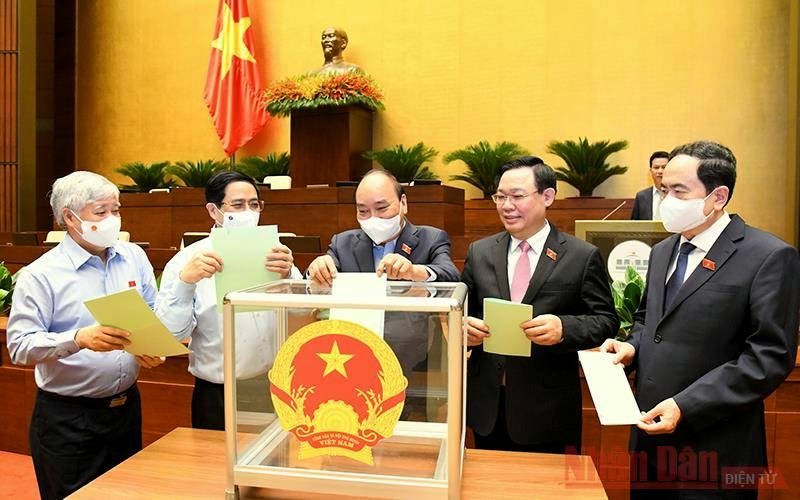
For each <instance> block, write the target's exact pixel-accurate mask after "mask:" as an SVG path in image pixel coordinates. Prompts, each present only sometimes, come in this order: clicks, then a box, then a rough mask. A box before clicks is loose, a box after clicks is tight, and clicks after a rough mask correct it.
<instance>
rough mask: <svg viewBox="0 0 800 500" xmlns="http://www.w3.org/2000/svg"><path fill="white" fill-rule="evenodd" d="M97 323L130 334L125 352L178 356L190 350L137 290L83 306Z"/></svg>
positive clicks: (90, 301) (93, 301)
mask: <svg viewBox="0 0 800 500" xmlns="http://www.w3.org/2000/svg"><path fill="white" fill-rule="evenodd" d="M84 304H85V305H86V308H87V309H89V312H90V313H92V316H94V319H96V320H97V322H98V323H99V324H101V325H103V326H113V327H114V328H119V329H120V330H125V331H127V332H129V333H130V334H131V336H130V337H128V340H130V341H131V343H130V344H128V346H127V347H126V348H125V350H126V351H128V352H129V353H131V354H133V355H136V356H139V355H146V356H176V355H178V354H187V353H188V352H189V349H187V348H186V346H185V345H183V344H181V343H180V342H178V340H177V339H176V338H175V337H173V336H172V334H171V333H170V332H169V330H167V327H166V326H164V323H162V322H161V321H160V320H159V319H158V317H156V314H155V313H154V312H153V310H152V309H150V306H148V305H147V302H145V301H144V299H143V298H142V296H141V295H139V292H138V291H137V290H136V289H135V288H129V289H127V290H123V291H122V292H117V293H112V294H109V295H105V296H103V297H98V298H96V299H92V300H87V301H86V302H84Z"/></svg>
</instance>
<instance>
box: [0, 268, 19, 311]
mask: <svg viewBox="0 0 800 500" xmlns="http://www.w3.org/2000/svg"><path fill="white" fill-rule="evenodd" d="M17 275H19V271H17V272H16V273H14V274H11V273H10V272H9V270H8V268H7V267H6V264H5V262H0V315H6V314H8V310H9V309H11V296H12V295H13V294H14V285H16V284H17Z"/></svg>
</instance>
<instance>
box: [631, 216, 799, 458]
mask: <svg viewBox="0 0 800 500" xmlns="http://www.w3.org/2000/svg"><path fill="white" fill-rule="evenodd" d="M679 242H680V236H679V235H674V236H672V237H670V238H667V239H666V240H664V241H662V242H660V243H659V244H657V245H656V246H654V247H653V250H652V252H651V254H650V267H649V269H648V272H647V290H646V294H645V295H644V296H643V298H642V306H641V308H640V310H639V311H638V312H637V314H636V325H635V327H634V329H633V332H632V334H631V338H630V339H629V342H630V343H631V344H633V346H634V347H636V359H635V363H634V365H633V367H634V368H636V369H637V373H636V389H637V400H638V403H639V408H640V409H641V410H643V411H648V410H650V409H651V408H653V407H654V406H655V405H656V404H658V403H660V402H661V401H663V400H665V399H668V398H674V399H675V402H676V403H677V404H678V406H679V407H680V409H681V413H682V419H681V421H680V422H679V424H678V427H677V429H676V431H675V432H674V433H673V434H669V435H663V436H648V435H647V434H645V433H643V432H641V431H638V430H637V429H636V428H635V427H634V428H633V431H632V436H631V443H632V446H633V447H634V449H636V450H639V451H645V452H648V453H653V455H652V456H651V458H650V462H655V461H656V460H657V457H656V448H655V447H656V446H669V447H675V448H673V449H674V450H675V451H676V453H680V452H681V450H683V448H684V447H685V446H688V447H690V448H691V449H692V450H693V451H694V452H695V453H699V452H702V451H713V452H715V453H716V457H717V461H718V463H719V465H720V467H722V466H726V465H745V466H749V467H757V466H760V465H763V464H766V449H765V438H764V405H763V400H764V398H766V397H767V396H768V395H769V394H770V393H771V392H772V391H774V390H775V388H777V387H778V385H779V384H780V383H781V382H782V381H783V380H784V379H785V378H786V376H787V375H788V374H789V373H790V371H791V370H792V369H793V368H794V364H795V355H796V352H797V327H798V309H799V308H800V299H799V297H800V285H799V284H798V276H800V261H799V260H798V255H797V250H796V249H795V248H793V247H791V246H789V245H787V244H786V243H784V242H783V241H781V240H780V239H778V238H776V237H775V236H773V235H771V234H769V233H766V232H763V231H760V230H758V229H755V228H753V227H750V226H748V225H746V224H745V223H744V221H743V220H742V219H741V218H739V217H738V216H735V215H734V216H732V218H731V222H730V223H729V224H728V226H727V227H726V228H725V230H724V231H723V232H722V234H721V235H720V236H719V238H718V239H717V241H716V242H715V243H714V245H713V246H712V247H711V249H710V250H709V252H708V253H707V254H706V257H705V260H703V261H702V262H701V264H700V265H698V266H697V268H696V269H695V270H694V271H693V272H692V274H691V275H690V276H689V277H688V278H687V279H686V281H685V282H684V284H683V286H682V287H681V288H680V290H679V291H678V294H677V295H676V296H675V299H674V300H673V303H672V304H671V305H670V307H669V308H668V309H667V310H664V290H665V282H666V276H667V270H668V268H669V266H670V263H671V261H672V259H673V256H674V255H675V254H676V253H677V245H678V243H679ZM651 465H652V464H651Z"/></svg>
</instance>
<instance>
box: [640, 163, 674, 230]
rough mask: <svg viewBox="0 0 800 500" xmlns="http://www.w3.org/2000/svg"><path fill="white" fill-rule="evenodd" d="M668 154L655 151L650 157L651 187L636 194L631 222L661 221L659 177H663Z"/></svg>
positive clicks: (662, 197)
mask: <svg viewBox="0 0 800 500" xmlns="http://www.w3.org/2000/svg"><path fill="white" fill-rule="evenodd" d="M668 159H669V153H667V152H666V151H656V152H655V153H653V154H651V155H650V177H652V178H653V186H652V187H649V188H646V189H642V190H641V191H639V192H638V193H636V199H635V200H633V212H632V213H631V219H632V220H651V219H655V220H661V214H659V207H660V206H661V201H662V200H663V199H664V193H663V192H662V191H661V177H662V176H663V175H664V167H666V166H667V161H668Z"/></svg>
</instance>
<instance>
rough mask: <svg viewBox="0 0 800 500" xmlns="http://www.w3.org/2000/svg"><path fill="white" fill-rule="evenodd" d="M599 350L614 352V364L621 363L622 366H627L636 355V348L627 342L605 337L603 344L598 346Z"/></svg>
mask: <svg viewBox="0 0 800 500" xmlns="http://www.w3.org/2000/svg"><path fill="white" fill-rule="evenodd" d="M600 352H611V353H616V356H614V359H613V361H614V364H615V365H616V364H618V363H622V364H623V366H628V365H630V364H631V362H633V358H634V356H635V355H636V348H635V347H633V346H632V345H631V344H629V343H627V342H621V341H619V340H614V339H606V341H605V342H603V345H601V346H600Z"/></svg>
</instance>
